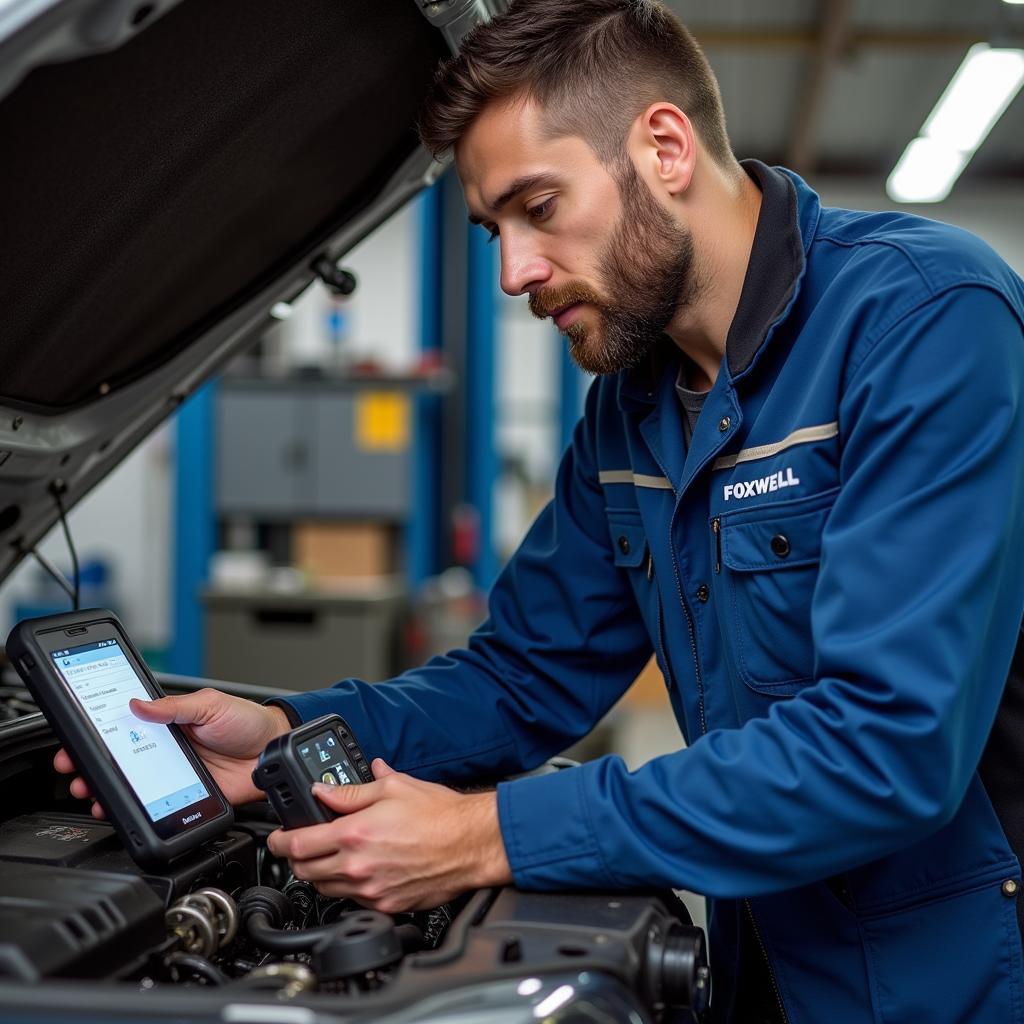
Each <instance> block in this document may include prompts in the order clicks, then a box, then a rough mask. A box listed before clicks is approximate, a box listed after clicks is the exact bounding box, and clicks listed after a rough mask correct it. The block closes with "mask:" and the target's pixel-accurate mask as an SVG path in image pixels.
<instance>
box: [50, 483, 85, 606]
mask: <svg viewBox="0 0 1024 1024" xmlns="http://www.w3.org/2000/svg"><path fill="white" fill-rule="evenodd" d="M66 490H67V484H65V483H64V481H63V480H54V481H53V483H52V484H50V493H51V494H52V495H53V500H54V501H55V502H56V503H57V513H58V515H59V516H60V525H61V526H62V527H63V528H64V539H65V540H66V541H67V542H68V551H69V552H70V554H71V566H72V568H73V570H74V578H75V589H74V593H73V594H72V595H71V601H72V607H73V609H74V611H76V612H77V611H78V609H79V608H80V607H81V601H80V596H81V592H82V575H81V572H80V571H79V568H78V552H77V551H75V542H74V541H73V540H72V539H71V530H70V529H69V528H68V517H67V513H66V512H65V511H64V502H63V500H62V498H61V495H62V494H64V492H65V491H66Z"/></svg>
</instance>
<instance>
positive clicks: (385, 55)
mask: <svg viewBox="0 0 1024 1024" xmlns="http://www.w3.org/2000/svg"><path fill="white" fill-rule="evenodd" d="M504 6H505V3H504V0H441V2H438V3H428V2H426V0H159V2H156V3H145V2H139V0H135V2H132V3H125V2H123V0H94V2H91V3H90V2H86V0H57V2H53V0H0V247H2V248H0V253H2V257H0V267H2V270H0V323H2V329H0V579H2V578H4V577H5V576H6V575H7V574H8V573H9V571H10V570H11V568H13V566H14V565H15V564H16V563H17V561H18V560H19V559H20V557H21V552H23V551H24V550H25V548H27V547H31V546H32V545H33V544H35V543H36V541H38V540H39V538H40V537H41V536H42V535H43V534H44V533H45V532H46V531H47V530H48V529H49V528H50V526H52V525H53V523H54V521H55V519H56V514H57V510H56V503H55V501H54V498H53V493H52V492H53V489H54V487H55V485H56V486H57V487H58V488H65V489H66V491H65V496H64V502H65V505H66V506H68V507H70V506H72V505H73V504H74V503H75V502H76V501H77V500H79V499H80V498H81V497H82V496H83V495H84V494H85V493H87V492H88V490H89V489H90V488H92V487H93V486H94V485H95V484H96V483H97V482H98V481H99V480H100V479H102V478H103V477H104V476H105V475H106V474H107V473H108V472H109V471H110V469H111V468H113V466H115V465H116V464H117V463H118V462H119V461H120V460H121V459H123V458H124V457H125V455H126V454H127V453H128V452H130V451H131V450H132V449H133V448H134V447H135V446H136V445H137V444H138V443H139V442H140V441H141V440H142V439H143V438H144V437H145V436H146V435H147V434H149V433H150V432H151V431H152V430H153V429H154V427H156V426H157V425H158V424H159V423H160V422H161V421H162V420H163V419H165V418H166V417H167V416H168V415H169V414H170V413H171V412H172V411H173V410H174V409H175V408H176V407H177V406H178V405H180V404H181V402H182V401H184V400H185V399H186V398H187V397H188V395H189V394H190V393H191V392H192V391H194V390H195V389H196V388H197V387H199V385H201V384H202V383H203V382H204V381H205V380H207V379H208V378H209V377H210V376H211V375H213V374H214V373H215V372H216V371H217V370H218V369H219V368H220V367H221V366H223V364H224V363H225V362H226V361H227V360H228V359H230V357H231V356H232V355H233V354H234V353H236V352H237V351H238V350H239V349H241V348H242V347H244V346H245V345H246V344H247V343H251V342H252V341H253V340H254V338H255V337H257V336H258V335H259V334H260V332H261V331H262V330H263V329H264V328H265V327H266V326H267V324H268V319H269V315H270V313H269V311H270V309H271V308H272V307H273V305H274V304H275V303H277V302H279V301H282V300H285V301H287V300H289V299H291V298H294V297H295V296H296V295H297V294H298V293H299V292H300V291H302V290H303V289H304V288H305V287H306V286H307V285H308V284H309V283H310V282H311V281H312V280H313V278H314V277H315V276H316V275H315V273H314V271H313V270H312V266H313V265H314V264H315V263H317V262H318V261H319V260H322V259H323V258H324V257H326V258H327V259H328V260H329V261H331V263H335V262H336V261H337V260H338V259H339V258H340V257H341V256H342V255H344V253H345V252H346V251H347V250H348V249H350V248H351V247H352V246H353V245H355V244H356V243H357V242H358V241H360V239H362V238H363V237H364V236H365V235H366V234H367V233H369V232H370V231H371V230H372V229H373V228H374V227H376V226H377V225H378V224H379V223H380V222H381V221H383V220H384V219H386V218H387V217H388V216H389V215H390V214H391V213H392V212H394V210H396V209H397V208H398V207H399V206H401V205H402V204H403V203H405V202H406V201H407V200H408V199H409V198H410V197H411V196H412V195H414V194H415V193H416V192H417V191H419V190H420V189H421V188H422V187H424V186H425V185H426V184H429V183H430V182H431V181H432V180H433V179H434V178H435V177H436V176H437V174H438V173H439V172H440V170H441V168H440V167H439V166H438V165H436V164H435V163H433V161H431V159H430V158H429V156H428V155H427V154H426V153H425V152H424V151H423V150H422V148H421V147H420V146H419V144H418V142H417V139H416V136H415V132H414V128H413V125H414V121H415V116H416V112H417V110H418V107H419V104H420V102H421V101H422V98H423V96H424V94H425V91H426V89H427V86H428V84H429V82H430V79H431V76H432V74H433V71H434V69H435V67H436V65H437V63H438V60H439V59H440V58H442V57H443V56H445V55H447V54H448V53H449V52H450V50H451V49H454V48H457V46H458V41H459V39H460V38H461V37H462V35H464V33H465V32H466V31H468V30H469V28H471V27H472V25H473V24H475V23H476V22H477V21H478V20H481V19H485V18H487V17H489V16H490V15H491V14H492V13H493V12H494V11H496V10H498V9H503V8H504Z"/></svg>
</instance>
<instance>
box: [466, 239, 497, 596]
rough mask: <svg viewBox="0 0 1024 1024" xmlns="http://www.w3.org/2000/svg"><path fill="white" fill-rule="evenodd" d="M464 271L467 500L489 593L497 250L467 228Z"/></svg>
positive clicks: (480, 577) (479, 579)
mask: <svg viewBox="0 0 1024 1024" xmlns="http://www.w3.org/2000/svg"><path fill="white" fill-rule="evenodd" d="M468 230H469V240H468V244H467V261H466V263H467V268H466V290H467V296H466V379H465V381H464V387H465V394H466V501H467V502H468V503H469V504H470V505H472V506H473V507H474V508H475V509H476V511H477V514H478V516H479V518H480V552H479V556H478V558H477V563H476V565H475V566H473V576H474V578H475V580H476V583H477V586H479V587H481V588H483V589H488V588H489V587H490V586H491V584H492V583H493V582H494V579H495V577H496V576H497V574H498V558H497V555H496V553H495V550H494V508H493V505H494V500H493V498H494V483H495V481H496V480H497V478H498V470H499V463H498V454H497V450H496V444H497V436H496V430H495V420H496V418H497V410H496V406H495V381H494V367H495V349H496V347H497V324H496V318H497V302H496V289H497V284H498V247H497V246H496V245H488V244H487V233H486V232H485V231H483V230H482V229H481V228H480V227H478V226H472V225H471V226H469V228H468Z"/></svg>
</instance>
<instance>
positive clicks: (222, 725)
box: [53, 688, 291, 818]
mask: <svg viewBox="0 0 1024 1024" xmlns="http://www.w3.org/2000/svg"><path fill="white" fill-rule="evenodd" d="M130 706H131V710H132V714H133V715H135V716H136V717H137V718H141V719H142V721H144V722H158V723H161V724H163V725H169V724H170V723H172V722H174V723H176V724H177V725H180V726H181V727H182V729H183V731H184V732H185V734H186V736H188V739H189V742H190V743H191V744H192V748H193V749H194V750H195V752H196V753H197V754H198V755H199V756H200V757H201V758H202V759H203V761H204V762H205V764H206V767H207V768H209V769H210V773H211V774H212V775H213V777H214V780H215V781H216V783H217V785H218V786H220V788H221V791H222V792H223V793H224V795H225V796H226V797H227V798H228V800H229V802H230V803H232V804H243V803H246V802H247V801H250V800H261V799H262V798H263V791H262V790H259V789H257V788H256V787H255V786H254V785H253V782H252V770H253V768H255V767H256V759H257V758H258V757H259V756H260V754H262V753H263V749H264V747H266V745H267V744H268V743H269V742H270V741H271V740H272V739H274V737H275V736H280V735H282V734H283V733H286V732H288V731H289V729H291V724H290V723H289V721H288V716H287V715H286V714H285V713H284V712H283V711H282V710H281V709H280V708H277V707H273V706H264V705H262V704H254V703H253V702H252V701H251V700H243V699H242V698H241V697H232V696H229V695H228V694H226V693H221V692H220V691H219V690H212V689H209V688H207V689H204V690H198V691H197V692H196V693H189V694H186V695H185V696H183V697H161V698H160V699H159V700H154V701H140V700H134V699H133V700H132V701H131V705H130ZM53 766H54V768H56V769H57V771H59V772H62V773H64V774H66V775H70V774H73V773H74V772H75V771H77V769H76V768H75V765H74V763H73V762H72V760H71V758H70V757H69V756H68V753H67V751H66V750H64V749H63V748H62V749H60V750H58V751H57V753H56V756H55V757H54V759H53ZM71 795H72V796H75V797H78V798H79V799H80V800H87V799H89V798H90V797H91V796H92V794H91V793H90V792H89V787H88V786H87V785H86V783H85V780H84V779H82V778H75V779H73V780H72V782H71ZM92 814H93V817H94V818H103V817H105V816H106V815H105V814H104V812H103V808H102V807H101V806H100V804H99V803H97V802H96V801H95V800H93V805H92Z"/></svg>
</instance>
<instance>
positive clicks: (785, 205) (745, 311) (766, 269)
mask: <svg viewBox="0 0 1024 1024" xmlns="http://www.w3.org/2000/svg"><path fill="white" fill-rule="evenodd" d="M741 166H742V167H743V169H744V170H745V171H746V172H747V174H748V175H750V177H751V178H753V179H754V181H755V182H756V183H757V185H758V186H759V188H760V189H761V196H762V198H761V212H760V214H759V215H758V219H757V228H756V229H755V232H754V244H753V247H752V248H751V251H750V262H749V264H748V265H747V274H746V277H745V278H744V281H743V289H742V291H741V293H740V301H739V305H738V306H737V307H736V315H735V316H734V317H733V321H732V326H731V327H730V328H729V334H728V336H727V338H726V344H725V354H726V358H725V365H726V367H727V368H728V371H729V376H730V377H731V378H732V379H733V380H735V379H737V378H738V377H741V376H742V375H743V374H744V373H746V372H747V371H748V370H749V369H750V368H751V366H752V365H753V364H754V362H755V360H756V357H757V355H758V353H759V352H760V351H761V350H762V348H763V347H764V345H765V343H766V342H767V340H768V338H769V337H770V334H771V332H772V328H773V327H774V326H775V325H776V324H777V323H779V322H780V321H781V320H782V319H784V317H785V316H786V315H787V314H788V312H789V310H790V309H791V308H792V306H793V302H794V300H795V299H796V295H797V292H798V291H799V287H800V282H801V280H802V279H803V275H804V269H805V267H806V262H807V252H808V250H809V249H810V245H811V241H812V239H813V238H814V233H815V231H816V230H817V226H818V218H819V215H820V213H821V202H820V200H819V199H818V196H817V194H816V193H815V192H814V191H813V190H812V189H811V188H810V187H809V186H808V185H807V184H806V183H805V182H804V181H803V180H801V179H800V178H799V177H798V176H797V175H795V174H793V173H792V172H791V171H787V170H785V169H783V168H777V167H768V166H767V165H766V164H763V163H761V161H760V160H744V161H742V163H741ZM665 345H668V347H669V348H670V349H672V350H674V349H675V346H674V345H672V343H671V342H669V341H668V340H667V339H666V340H665V344H663V345H659V346H656V347H655V350H654V352H653V353H652V354H651V358H650V359H649V360H645V361H644V362H643V363H641V365H640V366H637V367H635V368H634V369H632V370H626V371H624V372H623V373H622V374H621V375H620V386H619V397H620V399H627V400H632V401H637V402H640V403H643V404H646V405H650V404H654V403H656V402H657V401H658V397H659V392H660V387H659V383H660V382H659V378H660V377H661V375H662V373H663V372H664V370H665V368H666V365H669V364H670V365H673V366H674V365H675V360H672V359H671V358H669V357H668V355H667V353H666V351H665Z"/></svg>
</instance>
